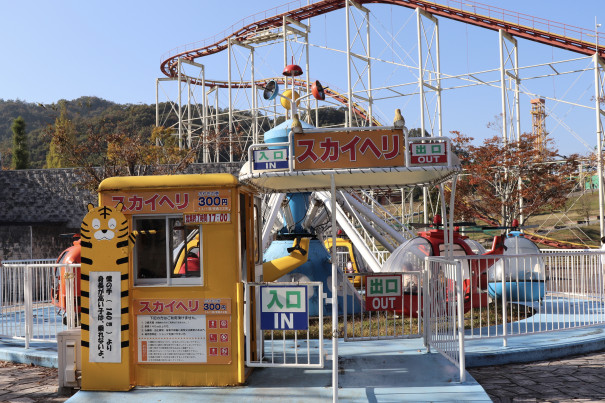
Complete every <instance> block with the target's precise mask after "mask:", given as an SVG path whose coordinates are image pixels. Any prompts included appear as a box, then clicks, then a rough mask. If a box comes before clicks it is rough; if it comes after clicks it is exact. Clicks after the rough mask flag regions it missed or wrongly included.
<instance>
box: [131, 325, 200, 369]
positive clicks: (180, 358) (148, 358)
mask: <svg viewBox="0 0 605 403" xmlns="http://www.w3.org/2000/svg"><path fill="white" fill-rule="evenodd" d="M137 332H138V337H137V340H138V342H137V344H138V346H137V347H138V359H139V362H140V363H158V362H162V363H169V362H172V363H177V362H189V363H205V362H206V361H207V353H206V315H138V316H137Z"/></svg>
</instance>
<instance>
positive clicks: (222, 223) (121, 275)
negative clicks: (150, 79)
mask: <svg viewBox="0 0 605 403" xmlns="http://www.w3.org/2000/svg"><path fill="white" fill-rule="evenodd" d="M120 210H121V211H120ZM120 214H121V215H120ZM104 216H105V217H104ZM112 217H113V218H112ZM256 217H257V210H256V207H255V199H254V192H253V191H252V189H251V188H248V187H246V186H242V185H241V184H240V183H239V182H238V180H237V178H235V177H234V176H232V175H230V174H204V175H178V176H141V177H116V178H110V179H106V180H105V181H103V182H102V183H101V184H100V186H99V207H97V208H95V209H91V210H90V212H89V214H88V215H87V216H86V217H85V218H84V220H83V226H82V229H83V232H82V234H83V242H85V243H86V242H88V243H89V244H90V247H88V246H87V245H84V246H83V248H82V256H83V260H82V291H83V292H82V389H84V390H128V389H130V388H132V387H134V386H226V385H238V384H242V383H243V382H244V381H245V379H246V376H247V373H246V369H245V365H244V364H245V354H244V345H245V339H244V337H245V336H244V288H243V282H244V281H253V280H254V270H255V264H256V262H259V261H260V255H261V253H260V250H259V243H260V242H259V238H258V235H259V232H258V229H259V227H258V225H259V223H258V221H257V219H256ZM112 219H113V220H114V221H113V222H112V221H111V220H112ZM126 227H127V228H126ZM125 228H126V229H125ZM102 231H108V232H113V233H114V235H112V242H114V244H115V246H113V244H112V247H111V248H108V247H107V246H108V245H109V243H105V244H103V241H105V239H104V238H103V237H104V236H105V235H103V233H102ZM86 237H88V240H87V238H86ZM129 237H130V238H131V239H132V240H134V243H132V242H129V241H128V238H129ZM99 238H100V239H99ZM99 245H102V246H103V248H101V247H98V246H99ZM97 247H98V248H97ZM114 247H115V248H116V249H115V252H114V249H113V248H114ZM95 248H97V249H95ZM112 253H115V254H116V256H110V255H112ZM114 262H119V263H120V264H118V265H117V266H116V265H115V264H114ZM114 266H115V267H114ZM108 284H109V288H108ZM117 295H120V298H117ZM110 300H111V302H110ZM116 300H118V301H119V302H116ZM108 309H109V312H110V316H109V319H108V316H107V314H108ZM117 311H119V312H120V314H116V312H117ZM250 345H251V346H255V345H256V343H254V342H252V343H250ZM117 346H119V348H116V347H117ZM251 353H252V354H253V355H254V354H255V352H254V351H252V352H251Z"/></svg>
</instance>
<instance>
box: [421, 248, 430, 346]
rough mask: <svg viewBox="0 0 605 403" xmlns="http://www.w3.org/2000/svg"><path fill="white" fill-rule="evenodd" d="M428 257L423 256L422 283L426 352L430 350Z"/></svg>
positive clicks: (423, 327)
mask: <svg viewBox="0 0 605 403" xmlns="http://www.w3.org/2000/svg"><path fill="white" fill-rule="evenodd" d="M430 264H431V263H430V262H429V260H428V258H426V257H425V258H424V273H423V277H424V284H423V286H422V294H423V295H422V315H421V317H422V329H423V333H424V346H425V347H426V351H427V352H429V353H430V352H431V334H430V332H431V328H430V326H429V323H430V317H431V314H430V312H431V300H430V292H429V287H430V281H431V274H430V272H431V269H430Z"/></svg>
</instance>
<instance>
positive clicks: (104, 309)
mask: <svg viewBox="0 0 605 403" xmlns="http://www.w3.org/2000/svg"><path fill="white" fill-rule="evenodd" d="M120 210H122V205H121V204H118V206H117V207H116V208H110V207H107V206H102V207H93V206H92V205H91V204H89V205H88V214H86V216H85V217H84V219H83V220H82V226H81V227H80V233H81V242H80V244H81V247H82V252H81V254H82V256H81V260H82V269H81V280H80V281H81V287H82V291H81V294H82V341H81V345H82V390H128V389H130V387H131V384H130V375H129V374H130V349H129V346H130V340H129V339H130V338H129V328H130V320H129V316H128V275H129V271H128V257H129V250H130V248H131V245H132V243H133V239H134V238H133V237H132V235H131V234H130V228H129V226H128V220H127V219H126V217H124V214H122V212H121V211H120Z"/></svg>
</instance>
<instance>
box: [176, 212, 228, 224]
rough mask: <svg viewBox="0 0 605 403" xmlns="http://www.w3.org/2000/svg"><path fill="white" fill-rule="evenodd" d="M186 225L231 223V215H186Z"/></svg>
mask: <svg viewBox="0 0 605 403" xmlns="http://www.w3.org/2000/svg"><path fill="white" fill-rule="evenodd" d="M183 218H184V221H185V225H197V224H212V223H219V224H220V223H230V222H231V214H230V213H198V214H185V215H184V217H183Z"/></svg>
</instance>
